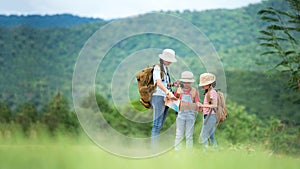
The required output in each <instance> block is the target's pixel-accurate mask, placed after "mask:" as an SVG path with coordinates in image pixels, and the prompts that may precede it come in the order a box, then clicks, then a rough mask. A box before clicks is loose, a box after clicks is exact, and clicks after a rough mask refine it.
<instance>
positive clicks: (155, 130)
mask: <svg viewBox="0 0 300 169" xmlns="http://www.w3.org/2000/svg"><path fill="white" fill-rule="evenodd" d="M159 58H160V64H159V65H156V66H155V67H154V70H153V81H154V84H156V85H157V87H156V90H155V92H154V93H153V94H152V98H151V105H152V108H153V124H152V133H151V138H152V139H151V143H152V146H153V147H156V146H157V142H158V135H159V133H160V130H161V128H162V127H163V124H164V121H165V119H166V117H167V114H168V107H167V106H165V102H164V98H165V97H168V99H175V100H176V99H177V98H176V97H175V96H174V94H173V93H172V92H171V91H170V89H169V88H168V84H169V83H170V76H169V71H168V67H169V66H170V64H172V63H173V62H177V60H176V58H175V51H174V50H172V49H164V50H163V52H162V54H159ZM161 70H162V71H161Z"/></svg>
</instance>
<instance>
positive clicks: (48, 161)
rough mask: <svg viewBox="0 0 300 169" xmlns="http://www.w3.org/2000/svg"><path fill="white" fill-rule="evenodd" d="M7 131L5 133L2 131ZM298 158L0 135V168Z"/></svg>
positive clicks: (281, 163) (278, 168)
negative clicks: (119, 149)
mask: <svg viewBox="0 0 300 169" xmlns="http://www.w3.org/2000/svg"><path fill="white" fill-rule="evenodd" d="M6 134H7V133H6ZM299 166H300V158H299V157H291V156H286V155H278V154H276V155H275V154H271V153H269V152H268V151H265V150H262V149H260V148H258V147H251V146H250V147H249V146H243V145H240V146H227V147H226V146H223V147H220V150H219V151H218V152H215V151H212V150H210V151H208V152H203V151H202V149H201V148H200V146H198V145H197V143H195V148H194V149H193V151H185V150H184V149H183V150H182V151H179V152H175V151H173V150H170V151H168V152H166V153H164V154H161V155H159V156H156V157H152V158H145V159H131V158H124V157H120V156H116V155H113V154H111V153H109V152H106V151H104V150H102V149H101V148H99V147H98V146H96V145H95V144H93V142H92V141H91V140H89V138H87V136H85V134H81V135H79V136H76V137H75V136H72V135H68V134H66V133H64V132H59V133H57V134H55V135H50V134H45V133H44V134H42V135H41V134H39V133H35V134H34V133H32V134H31V135H30V136H29V137H24V135H23V134H22V133H21V132H20V133H13V134H12V133H11V134H10V136H7V135H6V136H5V137H3V133H2V137H1V138H0V168H1V169H110V168H112V169H118V168H122V169H123V168H130V169H148V168H149V169H150V168H170V169H174V168H180V169H183V168H187V169H191V168H205V169H210V168H222V169H227V168H228V169H232V168H241V169H248V168H249V169H260V168H261V169H285V168H287V169H294V168H295V169H296V168H297V169H298V168H299Z"/></svg>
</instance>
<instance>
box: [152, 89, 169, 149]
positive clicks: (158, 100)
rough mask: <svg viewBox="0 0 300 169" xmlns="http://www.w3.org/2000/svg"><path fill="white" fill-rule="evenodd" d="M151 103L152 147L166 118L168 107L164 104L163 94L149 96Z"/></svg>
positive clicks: (154, 145) (155, 143)
mask: <svg viewBox="0 0 300 169" xmlns="http://www.w3.org/2000/svg"><path fill="white" fill-rule="evenodd" d="M151 104H152V107H153V124H152V133H151V145H152V147H154V148H155V147H157V144H158V135H159V133H160V130H161V128H162V127H163V124H164V122H165V120H166V117H167V114H168V107H167V106H165V101H164V97H163V96H156V95H153V96H152V98H151Z"/></svg>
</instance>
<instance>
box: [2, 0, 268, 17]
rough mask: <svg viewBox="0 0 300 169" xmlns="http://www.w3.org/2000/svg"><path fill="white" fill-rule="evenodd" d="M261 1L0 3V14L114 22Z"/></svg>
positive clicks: (45, 0) (58, 0)
mask: <svg viewBox="0 0 300 169" xmlns="http://www.w3.org/2000/svg"><path fill="white" fill-rule="evenodd" d="M261 1H262V0H106V1H104V0H0V14H2V15H10V14H15V15H28V14H41V15H45V14H62V13H69V14H74V15H78V16H84V17H96V18H102V19H115V18H124V17H128V16H133V15H137V14H143V13H147V12H153V11H160V10H163V11H167V10H172V11H173V10H179V11H183V10H185V9H189V10H197V11H201V10H206V9H216V8H227V9H233V8H239V7H243V6H247V5H248V4H250V3H258V2H261Z"/></svg>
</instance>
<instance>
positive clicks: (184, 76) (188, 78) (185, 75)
mask: <svg viewBox="0 0 300 169" xmlns="http://www.w3.org/2000/svg"><path fill="white" fill-rule="evenodd" d="M179 80H180V81H182V82H195V79H194V75H193V73H192V72H190V71H184V72H182V73H181V79H179Z"/></svg>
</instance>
